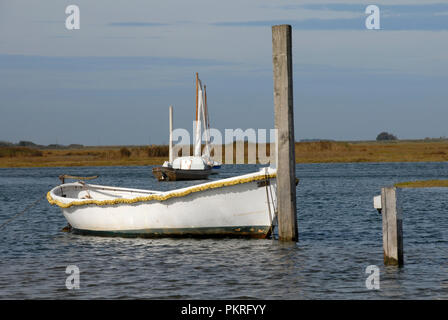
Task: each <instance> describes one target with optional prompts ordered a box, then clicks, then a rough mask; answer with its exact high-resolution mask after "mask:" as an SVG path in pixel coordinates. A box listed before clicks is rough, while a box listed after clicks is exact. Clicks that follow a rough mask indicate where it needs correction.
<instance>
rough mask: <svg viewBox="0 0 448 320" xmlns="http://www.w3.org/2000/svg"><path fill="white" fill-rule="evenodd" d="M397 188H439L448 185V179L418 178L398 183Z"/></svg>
mask: <svg viewBox="0 0 448 320" xmlns="http://www.w3.org/2000/svg"><path fill="white" fill-rule="evenodd" d="M395 187H397V188H438V187H448V180H417V181H407V182H400V183H396V184H395Z"/></svg>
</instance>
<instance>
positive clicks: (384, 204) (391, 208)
mask: <svg viewBox="0 0 448 320" xmlns="http://www.w3.org/2000/svg"><path fill="white" fill-rule="evenodd" d="M381 212H382V216H383V250H384V264H385V265H395V266H396V265H398V266H402V265H403V263H404V260H403V213H402V209H401V205H400V198H399V189H397V188H396V187H386V188H381Z"/></svg>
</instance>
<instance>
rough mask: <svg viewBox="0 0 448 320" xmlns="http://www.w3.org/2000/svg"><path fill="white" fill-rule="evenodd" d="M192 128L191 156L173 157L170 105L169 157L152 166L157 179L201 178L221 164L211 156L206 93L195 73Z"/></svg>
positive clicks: (205, 177)
mask: <svg viewBox="0 0 448 320" xmlns="http://www.w3.org/2000/svg"><path fill="white" fill-rule="evenodd" d="M195 120H196V121H195V128H194V129H195V130H194V145H193V151H194V154H193V156H183V157H179V158H176V159H173V154H172V149H173V147H172V107H170V159H169V161H167V162H165V163H164V164H163V165H162V166H159V167H154V168H153V170H152V172H153V174H154V176H155V177H156V178H157V180H159V181H178V180H198V179H199V180H203V179H207V178H208V176H209V175H210V174H211V173H212V169H218V168H220V166H221V164H220V163H218V162H216V161H214V160H213V159H212V158H211V155H210V153H211V143H210V122H209V118H208V109H207V94H206V92H205V86H204V90H203V88H202V83H201V81H200V80H199V76H198V73H196V118H195ZM202 126H204V135H205V147H204V153H202Z"/></svg>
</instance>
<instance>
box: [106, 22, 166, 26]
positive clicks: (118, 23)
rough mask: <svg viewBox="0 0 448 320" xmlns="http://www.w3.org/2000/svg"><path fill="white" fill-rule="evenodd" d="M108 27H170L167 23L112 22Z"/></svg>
mask: <svg viewBox="0 0 448 320" xmlns="http://www.w3.org/2000/svg"><path fill="white" fill-rule="evenodd" d="M108 26H111V27H163V26H168V24H166V23H158V22H139V21H125V22H110V23H108Z"/></svg>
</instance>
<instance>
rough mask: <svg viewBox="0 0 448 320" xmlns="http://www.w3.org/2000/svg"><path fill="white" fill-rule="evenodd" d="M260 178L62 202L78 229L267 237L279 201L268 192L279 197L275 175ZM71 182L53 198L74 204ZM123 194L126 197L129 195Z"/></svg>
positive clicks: (93, 232) (112, 233)
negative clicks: (153, 196) (149, 196)
mask: <svg viewBox="0 0 448 320" xmlns="http://www.w3.org/2000/svg"><path fill="white" fill-rule="evenodd" d="M260 178H263V177H262V176H258V179H257V180H252V181H250V179H253V178H251V177H250V175H249V178H246V177H245V176H243V178H242V179H240V180H241V181H248V180H249V182H242V183H235V181H239V180H238V178H236V179H232V178H231V179H224V180H219V181H216V182H210V183H205V184H201V185H197V186H193V187H188V188H184V189H178V190H174V191H173V192H171V193H170V192H167V193H160V194H158V195H157V196H158V197H162V198H163V200H151V201H138V202H135V203H126V202H125V203H118V204H110V205H109V204H105V205H98V204H94V203H90V204H85V205H73V206H69V207H66V208H64V207H62V206H61V205H60V206H61V209H62V212H63V214H64V216H65V218H66V219H67V221H68V223H69V224H70V226H71V227H72V230H73V232H75V233H79V234H91V235H99V236H121V237H187V236H192V237H250V238H266V237H268V236H269V234H270V231H271V229H272V221H273V219H274V212H275V210H274V208H275V202H276V199H275V198H274V199H272V198H269V197H268V196H267V195H268V194H270V195H271V197H272V196H274V197H275V193H276V192H275V186H276V185H275V178H267V179H268V180H269V181H268V180H266V179H260ZM267 181H268V182H267ZM73 185H75V184H73ZM65 186H66V185H62V186H60V188H62V189H64V191H62V189H61V191H58V192H53V195H52V197H56V196H57V195H54V194H55V193H60V194H61V197H60V198H59V199H60V201H65V203H66V204H67V203H68V204H69V203H70V201H71V200H69V199H68V198H71V197H72V195H70V193H71V192H72V191H70V187H69V186H67V187H65ZM77 187H78V191H76V192H78V193H79V194H78V196H79V197H81V196H82V195H83V194H85V192H86V191H80V190H81V188H82V187H80V186H79V185H77ZM97 187H98V188H97V189H94V188H93V189H91V190H89V196H91V197H92V199H96V198H98V197H99V196H103V197H106V196H107V194H106V193H107V192H106V191H104V190H101V189H100V187H101V186H97ZM267 187H268V188H271V187H272V188H273V189H274V190H272V191H273V192H268V189H267ZM73 188H74V186H73ZM53 190H55V189H53ZM64 193H65V195H66V197H64V196H63V194H64ZM72 194H74V191H73V192H72ZM173 194H175V196H173ZM183 194H185V195H183ZM170 195H171V196H172V197H170ZM136 196H139V195H138V194H137V195H136ZM120 197H121V198H123V197H124V196H123V194H121V195H120ZM165 198H166V199H165ZM118 199H120V198H118ZM83 201H89V200H83ZM105 201H109V200H108V199H106V200H105ZM112 201H113V200H112ZM50 203H51V202H50Z"/></svg>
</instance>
